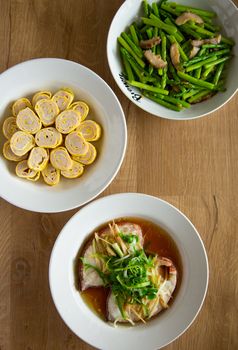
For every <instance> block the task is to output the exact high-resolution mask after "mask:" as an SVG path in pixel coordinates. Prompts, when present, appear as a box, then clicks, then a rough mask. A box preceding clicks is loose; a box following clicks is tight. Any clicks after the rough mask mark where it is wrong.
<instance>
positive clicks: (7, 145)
mask: <svg viewBox="0 0 238 350" xmlns="http://www.w3.org/2000/svg"><path fill="white" fill-rule="evenodd" d="M2 153H3V156H4V158H6V159H7V160H11V161H13V162H20V161H21V160H24V159H26V158H27V155H28V154H25V155H24V156H21V157H20V156H16V155H15V154H14V153H13V152H12V150H11V147H10V140H8V141H6V142H5V143H4V145H3V150H2Z"/></svg>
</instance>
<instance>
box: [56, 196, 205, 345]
mask: <svg viewBox="0 0 238 350" xmlns="http://www.w3.org/2000/svg"><path fill="white" fill-rule="evenodd" d="M49 283H50V290H51V294H52V298H53V301H54V303H55V306H56V308H57V310H58V312H59V314H60V316H61V317H62V319H63V320H64V322H65V323H66V324H67V326H68V327H69V328H70V329H71V330H72V331H73V332H74V333H75V334H76V335H77V336H78V337H80V338H81V339H83V340H84V341H86V342H87V343H89V344H91V345H92V346H94V347H96V348H99V349H110V350H114V349H115V350H117V349H118V350H119V349H122V348H123V349H128V350H129V349H133V348H137V349H139V350H140V349H141V350H142V349H148V350H152V349H159V348H161V347H163V346H165V345H167V344H169V343H170V342H172V341H173V340H175V339H176V338H177V337H179V336H180V335H181V334H182V333H183V332H184V331H185V330H186V329H187V328H188V327H189V326H190V325H191V324H192V322H193V321H194V319H195V318H196V316H197V314H198V312H199V311H200V309H201V307H202V304H203V301H204V298H205V295H206V291H207V286H208V260H207V255H206V251H205V248H204V245H203V242H202V240H201V238H200V236H199V234H198V232H197V230H196V228H195V227H194V226H193V224H192V223H191V222H190V221H189V219H188V218H187V217H186V216H185V215H184V214H183V213H181V212H180V211H179V210H178V209H177V208H175V207H174V206H172V205H171V204H169V203H168V202H165V201H164V200H161V199H159V198H156V197H152V196H148V195H145V194H138V193H122V194H115V195H111V196H108V197H104V198H100V199H98V200H96V201H94V202H92V203H90V204H88V205H87V206H85V207H84V208H82V209H81V210H80V211H79V212H78V213H76V214H75V215H74V216H73V217H72V218H71V219H70V220H69V222H68V223H67V224H66V225H65V226H64V228H63V229H62V231H61V232H60V234H59V236H58V238H57V240H56V242H55V245H54V248H53V250H52V254H51V258H50V265H49ZM92 329H93V332H92Z"/></svg>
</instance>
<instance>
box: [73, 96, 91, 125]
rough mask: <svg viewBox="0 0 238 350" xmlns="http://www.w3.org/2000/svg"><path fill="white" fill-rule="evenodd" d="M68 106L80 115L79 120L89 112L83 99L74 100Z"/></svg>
mask: <svg viewBox="0 0 238 350" xmlns="http://www.w3.org/2000/svg"><path fill="white" fill-rule="evenodd" d="M69 108H71V109H73V110H75V111H77V112H79V113H80V115H81V121H83V120H84V119H86V118H87V115H88V112H89V107H88V105H87V104H86V103H85V102H83V101H76V102H74V103H72V104H71V105H70V106H69Z"/></svg>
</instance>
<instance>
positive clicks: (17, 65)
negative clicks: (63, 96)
mask: <svg viewBox="0 0 238 350" xmlns="http://www.w3.org/2000/svg"><path fill="white" fill-rule="evenodd" d="M44 61H58V62H66V63H69V64H73V65H77V66H80V67H82V68H83V69H85V70H86V71H88V72H89V73H90V74H92V75H94V76H95V77H97V78H98V79H99V80H100V81H101V83H102V84H104V85H105V86H106V88H108V90H109V91H110V93H111V94H112V95H113V97H114V99H115V102H116V103H117V105H118V107H119V109H120V111H121V115H122V121H123V128H124V134H125V142H124V147H123V151H122V154H121V157H120V161H119V163H118V166H117V168H116V170H115V172H114V174H113V176H112V178H111V179H110V181H109V182H108V183H107V184H105V186H103V187H102V188H101V189H100V191H99V192H98V193H97V194H95V195H94V196H92V197H90V198H89V199H88V200H87V201H84V202H83V203H81V204H79V205H73V206H69V207H68V208H65V209H61V210H57V211H54V210H52V211H49V210H48V211H47V212H46V211H44V210H43V209H42V210H37V211H36V210H32V209H31V208H30V207H29V206H27V205H25V204H24V203H23V204H22V205H21V206H19V205H17V204H16V203H15V202H14V201H13V200H9V199H8V198H6V197H5V196H4V195H2V193H0V197H1V198H3V199H4V200H5V201H7V202H8V203H10V204H12V205H14V206H16V207H18V208H21V209H25V210H29V211H32V212H36V213H61V212H65V211H68V210H72V209H75V208H78V207H81V206H83V205H85V204H87V203H88V202H90V201H92V200H93V199H95V198H96V197H97V196H99V195H100V194H101V193H102V192H103V191H104V190H105V189H106V188H107V187H108V186H109V185H110V184H111V183H112V181H113V180H114V179H115V177H116V176H117V174H118V172H119V170H120V168H121V165H122V163H123V160H124V157H125V153H126V148H127V124H126V118H125V114H124V111H123V109H122V106H121V103H120V101H119V99H118V98H117V96H116V94H115V93H114V91H113V90H112V89H111V87H110V86H109V85H108V84H107V83H106V82H105V80H103V79H102V78H101V77H100V76H99V75H98V74H97V73H95V72H94V71H93V70H91V69H89V68H87V67H85V66H84V65H82V64H80V63H77V62H74V61H70V60H65V59H62V58H53V57H49V58H34V59H30V60H27V61H24V62H21V63H18V64H16V65H14V66H12V67H10V68H8V69H6V70H5V71H4V72H2V73H1V74H0V79H1V76H5V75H7V74H8V72H9V71H14V69H17V68H18V67H24V66H25V65H27V64H28V63H30V62H44Z"/></svg>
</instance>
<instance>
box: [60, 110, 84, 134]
mask: <svg viewBox="0 0 238 350" xmlns="http://www.w3.org/2000/svg"><path fill="white" fill-rule="evenodd" d="M80 122H81V116H80V113H79V112H77V111H73V110H71V109H67V110H66V111H63V112H61V113H60V114H59V115H58V116H57V118H56V120H55V127H56V129H57V130H58V131H59V132H61V133H62V134H69V133H70V132H71V131H73V130H75V129H76V128H77V127H78V126H79V124H80Z"/></svg>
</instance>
